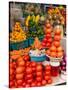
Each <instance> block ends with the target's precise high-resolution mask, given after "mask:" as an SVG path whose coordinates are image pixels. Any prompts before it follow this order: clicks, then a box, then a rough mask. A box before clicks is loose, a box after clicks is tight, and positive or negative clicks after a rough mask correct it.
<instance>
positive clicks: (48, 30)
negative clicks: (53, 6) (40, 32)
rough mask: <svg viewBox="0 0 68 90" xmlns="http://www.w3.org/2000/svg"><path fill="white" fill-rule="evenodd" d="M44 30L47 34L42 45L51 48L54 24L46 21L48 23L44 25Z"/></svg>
mask: <svg viewBox="0 0 68 90" xmlns="http://www.w3.org/2000/svg"><path fill="white" fill-rule="evenodd" d="M44 32H45V36H44V39H43V41H42V46H43V47H46V48H49V47H50V46H51V44H52V41H53V40H52V35H51V33H52V26H51V24H50V23H49V22H46V25H45V27H44Z"/></svg>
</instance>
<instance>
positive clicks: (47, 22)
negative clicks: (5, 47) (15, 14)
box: [9, 2, 67, 88]
mask: <svg viewBox="0 0 68 90" xmlns="http://www.w3.org/2000/svg"><path fill="white" fill-rule="evenodd" d="M14 4H16V6H17V5H20V7H21V10H22V11H21V14H22V18H23V19H22V18H20V20H21V21H22V22H20V20H19V19H17V20H16V19H15V21H14V25H13V27H12V30H11V31H10V30H9V33H10V37H9V39H10V47H9V48H10V50H9V87H10V88H29V87H31V88H32V87H46V86H53V85H57V84H62V83H65V82H66V80H62V79H61V76H63V74H64V75H65V76H66V74H65V73H66V66H67V61H66V55H65V54H66V52H65V50H66V49H65V45H66V43H65V44H63V43H64V40H66V37H64V32H65V29H66V16H65V14H66V7H65V5H62V6H60V5H46V4H40V3H38V4H37V3H36V4H35V3H22V2H20V3H19V4H18V3H14ZM12 5H13V3H12ZM15 8H16V7H15ZM10 9H11V7H10ZM17 9H18V8H17ZM19 14H20V13H19ZM10 15H11V13H10ZM10 24H11V23H10Z"/></svg>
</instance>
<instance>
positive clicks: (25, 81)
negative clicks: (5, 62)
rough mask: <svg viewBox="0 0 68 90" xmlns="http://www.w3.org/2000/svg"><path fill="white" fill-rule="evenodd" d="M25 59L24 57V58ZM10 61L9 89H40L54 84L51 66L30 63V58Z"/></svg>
mask: <svg viewBox="0 0 68 90" xmlns="http://www.w3.org/2000/svg"><path fill="white" fill-rule="evenodd" d="M23 57H24V56H23ZM23 57H19V58H18V59H16V60H12V59H11V60H10V72H9V74H10V75H9V87H10V88H21V87H38V86H44V85H46V84H51V83H52V78H51V66H50V65H46V66H43V65H42V63H39V62H34V61H30V59H29V56H27V58H26V59H25V58H24V59H23Z"/></svg>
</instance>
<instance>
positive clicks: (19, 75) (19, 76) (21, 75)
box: [16, 73, 24, 80]
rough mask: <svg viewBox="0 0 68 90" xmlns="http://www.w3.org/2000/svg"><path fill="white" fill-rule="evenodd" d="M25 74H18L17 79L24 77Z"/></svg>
mask: <svg viewBox="0 0 68 90" xmlns="http://www.w3.org/2000/svg"><path fill="white" fill-rule="evenodd" d="M23 76H24V74H23V73H21V74H16V79H17V80H18V79H19V80H20V79H23Z"/></svg>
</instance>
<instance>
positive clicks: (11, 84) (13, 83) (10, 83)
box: [9, 80, 15, 88]
mask: <svg viewBox="0 0 68 90" xmlns="http://www.w3.org/2000/svg"><path fill="white" fill-rule="evenodd" d="M14 85H15V82H14V80H12V81H10V82H9V87H10V88H12V87H13V86H14Z"/></svg>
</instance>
